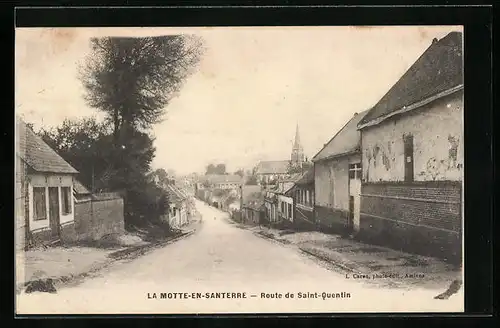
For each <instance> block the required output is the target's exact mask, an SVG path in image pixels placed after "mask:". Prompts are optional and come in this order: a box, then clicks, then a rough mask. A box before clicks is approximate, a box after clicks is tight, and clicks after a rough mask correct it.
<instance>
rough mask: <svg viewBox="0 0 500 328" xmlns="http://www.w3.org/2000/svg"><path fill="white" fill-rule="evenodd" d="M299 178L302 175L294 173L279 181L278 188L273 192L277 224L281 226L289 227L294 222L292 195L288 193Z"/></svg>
mask: <svg viewBox="0 0 500 328" xmlns="http://www.w3.org/2000/svg"><path fill="white" fill-rule="evenodd" d="M301 176H302V174H300V173H296V174H293V175H291V176H290V177H289V178H286V179H284V180H282V181H279V182H278V188H277V189H276V190H275V191H274V193H275V194H276V196H277V200H278V222H279V223H281V224H280V225H282V226H291V225H292V224H293V222H294V203H293V195H292V194H291V193H290V192H289V191H290V190H291V189H292V188H293V186H294V185H295V182H297V181H298V180H299V179H300V178H301Z"/></svg>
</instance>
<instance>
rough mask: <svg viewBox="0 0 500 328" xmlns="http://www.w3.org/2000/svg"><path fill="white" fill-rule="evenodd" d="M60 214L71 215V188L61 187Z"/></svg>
mask: <svg viewBox="0 0 500 328" xmlns="http://www.w3.org/2000/svg"><path fill="white" fill-rule="evenodd" d="M61 192H62V195H61V197H62V214H63V215H68V214H71V188H70V187H62V188H61Z"/></svg>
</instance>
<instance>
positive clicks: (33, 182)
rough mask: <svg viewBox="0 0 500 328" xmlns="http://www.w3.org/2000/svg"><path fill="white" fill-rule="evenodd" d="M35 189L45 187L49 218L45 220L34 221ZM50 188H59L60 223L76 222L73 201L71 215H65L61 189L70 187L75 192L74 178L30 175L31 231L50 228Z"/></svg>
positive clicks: (29, 212)
mask: <svg viewBox="0 0 500 328" xmlns="http://www.w3.org/2000/svg"><path fill="white" fill-rule="evenodd" d="M33 187H45V209H46V211H47V218H46V219H45V220H36V221H35V220H33ZM48 187H58V192H59V220H60V223H61V224H62V223H66V222H72V221H74V213H75V209H74V202H73V201H71V202H70V204H71V213H69V214H67V215H63V212H62V199H61V187H69V188H71V190H73V176H71V175H48V174H33V175H29V184H28V193H29V195H28V197H29V204H30V208H29V210H28V216H29V227H30V230H31V231H35V230H39V229H47V228H49V191H48Z"/></svg>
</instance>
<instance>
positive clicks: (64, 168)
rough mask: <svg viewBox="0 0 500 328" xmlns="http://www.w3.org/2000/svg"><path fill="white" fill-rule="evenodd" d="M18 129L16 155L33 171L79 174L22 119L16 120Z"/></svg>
mask: <svg viewBox="0 0 500 328" xmlns="http://www.w3.org/2000/svg"><path fill="white" fill-rule="evenodd" d="M16 127H17V131H16V139H17V140H16V141H17V142H16V146H17V148H16V153H17V155H18V156H19V157H21V158H22V159H23V160H24V161H25V162H26V164H27V165H28V166H29V167H31V168H32V169H33V170H35V171H37V172H46V173H64V174H76V173H78V171H77V170H76V169H75V168H74V167H72V166H71V165H70V164H69V163H68V162H66V161H65V160H64V159H63V158H62V157H61V156H60V155H59V154H58V153H56V152H55V150H53V149H52V148H50V147H49V145H47V144H46V143H45V142H44V141H43V140H42V138H40V137H39V136H37V135H36V134H35V133H34V132H33V131H32V130H31V129H30V128H29V127H28V126H27V125H26V123H25V122H23V121H22V120H21V119H20V118H17V119H16Z"/></svg>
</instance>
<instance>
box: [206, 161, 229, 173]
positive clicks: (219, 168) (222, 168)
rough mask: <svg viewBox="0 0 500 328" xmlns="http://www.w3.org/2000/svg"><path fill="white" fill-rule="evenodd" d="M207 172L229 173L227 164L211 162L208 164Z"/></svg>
mask: <svg viewBox="0 0 500 328" xmlns="http://www.w3.org/2000/svg"><path fill="white" fill-rule="evenodd" d="M205 174H206V175H209V174H220V175H222V174H227V172H226V164H223V163H221V164H209V165H207V167H206V171H205Z"/></svg>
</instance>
